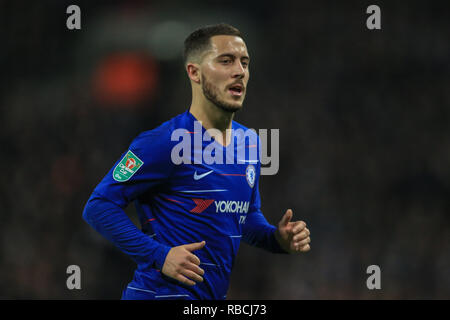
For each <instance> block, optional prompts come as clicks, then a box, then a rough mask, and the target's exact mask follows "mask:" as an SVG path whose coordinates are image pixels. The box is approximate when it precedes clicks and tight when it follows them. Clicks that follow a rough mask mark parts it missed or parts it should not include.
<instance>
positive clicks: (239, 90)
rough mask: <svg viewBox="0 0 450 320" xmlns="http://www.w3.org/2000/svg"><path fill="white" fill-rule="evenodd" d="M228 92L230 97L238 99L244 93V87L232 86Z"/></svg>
mask: <svg viewBox="0 0 450 320" xmlns="http://www.w3.org/2000/svg"><path fill="white" fill-rule="evenodd" d="M228 91H230V93H231V95H233V96H236V97H240V96H242V94H243V93H244V87H243V86H242V85H241V84H235V85H232V86H231V87H230V88H229V89H228Z"/></svg>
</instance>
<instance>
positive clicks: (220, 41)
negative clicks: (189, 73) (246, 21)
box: [201, 35, 250, 112]
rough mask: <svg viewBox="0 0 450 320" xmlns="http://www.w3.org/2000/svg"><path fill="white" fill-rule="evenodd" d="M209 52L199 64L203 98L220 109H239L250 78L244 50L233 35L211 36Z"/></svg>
mask: <svg viewBox="0 0 450 320" xmlns="http://www.w3.org/2000/svg"><path fill="white" fill-rule="evenodd" d="M210 41H211V50H210V51H207V52H206V53H205V56H204V57H203V60H202V63H201V72H202V79H201V82H202V90H203V94H204V95H205V97H206V98H207V99H208V100H209V101H211V102H212V103H214V104H215V105H216V106H218V107H219V108H221V109H222V110H225V111H228V112H236V111H238V110H240V109H241V108H242V105H243V103H244V99H245V93H246V88H247V82H248V79H249V76H250V73H249V68H248V66H249V62H250V58H249V56H248V52H247V47H246V45H245V42H244V40H242V38H240V37H236V36H222V35H221V36H214V37H212V38H211V40H210Z"/></svg>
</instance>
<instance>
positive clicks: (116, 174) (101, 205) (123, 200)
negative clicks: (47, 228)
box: [83, 133, 172, 269]
mask: <svg viewBox="0 0 450 320" xmlns="http://www.w3.org/2000/svg"><path fill="white" fill-rule="evenodd" d="M164 136H165V135H162V134H157V133H147V134H144V135H140V136H138V137H137V138H136V139H135V140H134V141H133V142H132V143H131V145H130V147H129V150H128V151H127V152H125V153H124V154H123V155H122V157H121V158H120V159H119V160H118V161H117V162H116V163H115V164H114V166H113V167H112V168H111V170H110V171H109V172H108V173H107V175H106V176H105V177H104V178H103V180H102V181H101V182H100V183H99V184H98V186H97V187H96V188H95V189H94V191H93V193H92V195H91V197H90V198H89V200H88V202H87V204H86V206H85V208H84V211H83V218H84V220H85V221H86V222H87V223H89V224H90V225H91V226H92V227H93V228H94V229H95V230H96V231H97V232H99V233H100V234H101V235H103V236H104V237H105V238H106V239H108V240H109V241H111V242H112V243H113V244H114V245H115V246H116V247H118V248H119V249H120V250H121V251H122V252H124V253H125V254H127V255H128V256H130V257H131V258H132V259H133V260H134V261H135V262H136V263H137V264H138V268H139V269H146V268H148V267H150V268H159V269H161V268H162V266H163V264H164V261H165V258H166V256H167V254H168V252H169V250H170V247H168V246H166V245H163V244H161V243H159V242H157V241H155V240H153V239H152V238H150V237H148V236H147V235H146V234H144V233H143V232H142V231H141V230H139V229H138V228H137V227H136V226H135V225H134V224H133V222H132V221H131V220H130V219H129V218H128V216H127V215H126V213H125V211H124V210H123V209H124V208H125V207H126V206H127V205H128V204H129V203H130V202H131V201H133V200H134V199H136V198H137V197H138V196H139V195H140V194H142V193H144V192H146V191H147V190H149V188H152V187H154V186H157V185H159V184H161V183H163V182H164V180H165V179H167V178H168V177H169V176H170V173H171V169H172V162H171V161H170V143H169V141H166V138H164Z"/></svg>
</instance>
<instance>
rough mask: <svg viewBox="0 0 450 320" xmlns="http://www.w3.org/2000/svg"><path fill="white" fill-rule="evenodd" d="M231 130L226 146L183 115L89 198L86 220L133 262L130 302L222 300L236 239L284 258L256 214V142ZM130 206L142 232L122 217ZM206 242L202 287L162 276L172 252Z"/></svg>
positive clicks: (132, 151) (131, 153)
mask: <svg viewBox="0 0 450 320" xmlns="http://www.w3.org/2000/svg"><path fill="white" fill-rule="evenodd" d="M232 129H233V131H232V143H230V144H229V145H228V146H226V147H224V146H222V145H220V144H219V143H217V142H215V141H214V139H211V137H210V136H209V135H208V132H206V131H205V129H204V128H203V127H202V126H201V124H199V122H197V121H196V119H195V117H194V116H193V115H192V114H191V113H190V112H189V111H186V112H184V113H182V114H180V115H178V116H177V117H175V118H173V119H171V120H169V121H167V122H165V123H163V124H162V125H161V126H159V127H157V128H156V129H153V130H150V131H146V132H143V133H142V134H140V135H139V136H138V137H137V138H135V139H134V141H133V142H132V143H131V145H130V147H129V149H128V150H127V151H126V152H124V154H123V155H122V156H121V157H120V159H119V160H118V161H117V162H116V163H115V164H114V165H113V167H112V168H111V170H110V171H109V172H108V174H107V175H106V176H105V177H104V179H103V180H102V181H101V182H100V184H99V185H98V186H97V187H96V188H95V190H94V191H93V193H92V195H91V197H90V199H89V201H88V203H87V205H86V208H85V211H84V214H83V216H84V218H85V220H86V221H87V222H88V223H90V224H91V225H92V226H93V227H94V228H95V229H96V230H97V231H99V232H100V233H101V234H102V235H104V236H105V237H106V238H107V239H109V240H110V241H112V242H113V243H114V244H115V245H116V246H117V247H118V248H119V249H121V250H122V251H123V252H124V253H126V254H128V255H129V256H130V257H131V258H133V259H134V260H135V261H136V263H137V269H136V271H135V274H134V277H133V280H132V281H131V282H130V283H129V285H128V286H127V289H126V290H128V291H129V290H132V291H134V293H133V297H137V298H139V297H143V296H145V297H147V298H154V299H171V298H179V299H215V300H218V299H225V298H226V293H227V290H228V287H229V280H230V273H231V271H232V268H233V264H234V261H235V258H236V255H237V253H238V249H239V245H240V242H241V240H243V241H245V242H247V243H249V244H250V245H253V246H257V247H260V248H264V249H266V250H268V251H271V252H275V253H284V251H283V250H282V249H281V248H280V247H279V245H278V243H277V241H276V240H275V238H274V231H275V227H274V226H273V225H271V224H269V223H268V222H267V220H266V219H265V218H264V216H263V214H262V213H261V210H260V206H261V203H260V195H259V191H258V184H259V177H260V170H261V163H260V156H259V155H260V152H259V150H260V141H259V138H258V136H257V134H256V132H254V131H251V130H248V129H247V128H246V127H244V126H242V125H240V124H238V123H237V122H235V121H233V122H232ZM174 132H176V133H177V134H175V135H174V134H173V133H174ZM243 133H244V134H243ZM208 137H209V138H208ZM181 142H183V143H181ZM183 146H184V147H186V146H187V147H186V148H184V149H183V148H182V147H183ZM206 155H208V157H207V156H206ZM211 159H215V160H216V161H211ZM180 160H182V161H181V163H180ZM130 202H134V204H135V207H136V211H137V213H138V215H139V220H140V224H141V228H140V229H138V228H136V227H135V226H134V224H132V223H131V221H130V220H129V219H128V217H127V216H126V214H125V212H124V211H123V209H124V208H125V207H126V206H127V205H128V204H129V203H130ZM203 240H204V241H206V245H205V247H203V248H202V249H200V250H197V251H194V252H193V254H195V255H196V256H197V257H198V258H199V259H200V261H201V264H200V267H201V268H202V269H203V270H204V271H205V274H204V276H203V277H204V281H203V282H200V283H197V284H196V285H194V286H187V285H184V284H182V283H181V282H179V281H177V280H174V279H172V278H170V277H167V276H166V275H164V274H163V273H162V272H161V269H162V266H163V264H164V261H165V258H166V256H167V253H168V252H169V250H170V248H171V247H174V246H179V245H184V244H189V243H193V242H200V241H203Z"/></svg>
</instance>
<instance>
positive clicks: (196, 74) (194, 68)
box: [186, 62, 201, 83]
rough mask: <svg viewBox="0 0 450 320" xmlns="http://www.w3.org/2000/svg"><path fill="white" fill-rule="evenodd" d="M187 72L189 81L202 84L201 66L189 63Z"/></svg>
mask: <svg viewBox="0 0 450 320" xmlns="http://www.w3.org/2000/svg"><path fill="white" fill-rule="evenodd" d="M186 72H187V74H188V77H189V79H191V80H192V81H194V82H195V83H200V79H201V75H200V66H199V65H198V64H196V63H192V62H190V63H188V64H187V65H186Z"/></svg>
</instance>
